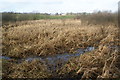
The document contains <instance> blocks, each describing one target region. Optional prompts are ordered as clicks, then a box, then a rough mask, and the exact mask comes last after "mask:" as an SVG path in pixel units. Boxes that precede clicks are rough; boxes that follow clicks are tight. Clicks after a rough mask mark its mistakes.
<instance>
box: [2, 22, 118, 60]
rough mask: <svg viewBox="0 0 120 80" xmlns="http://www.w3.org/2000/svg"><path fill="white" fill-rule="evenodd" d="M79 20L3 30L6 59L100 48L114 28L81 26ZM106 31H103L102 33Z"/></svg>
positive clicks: (32, 24) (40, 23)
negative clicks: (82, 48) (91, 47)
mask: <svg viewBox="0 0 120 80" xmlns="http://www.w3.org/2000/svg"><path fill="white" fill-rule="evenodd" d="M79 21H80V20H73V22H72V21H70V20H66V21H64V22H65V25H63V24H64V23H63V21H62V20H39V21H35V22H34V23H33V21H31V22H28V23H27V24H26V25H20V26H17V27H10V28H8V29H7V30H6V28H4V29H3V52H4V53H3V55H5V56H10V57H17V58H21V57H28V56H31V55H34V56H42V55H44V56H45V55H53V54H58V53H59V54H61V53H64V52H73V51H74V50H75V49H77V48H80V47H87V46H98V44H99V42H100V40H102V39H103V38H105V37H106V36H107V35H108V33H111V34H112V32H113V31H112V30H111V29H114V30H116V28H114V26H108V27H101V26H94V25H92V26H82V25H80V24H78V23H80V22H79ZM103 29H104V30H103Z"/></svg>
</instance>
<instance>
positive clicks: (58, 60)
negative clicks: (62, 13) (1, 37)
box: [0, 47, 95, 71]
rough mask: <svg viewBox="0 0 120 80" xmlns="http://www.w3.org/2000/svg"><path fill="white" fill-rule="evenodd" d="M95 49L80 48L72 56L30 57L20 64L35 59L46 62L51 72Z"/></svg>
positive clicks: (67, 54)
mask: <svg viewBox="0 0 120 80" xmlns="http://www.w3.org/2000/svg"><path fill="white" fill-rule="evenodd" d="M94 49H95V48H94V47H87V48H85V49H83V48H79V49H78V50H76V52H75V53H72V54H70V53H64V54H56V55H53V56H46V57H29V58H26V59H21V60H18V61H20V63H21V62H22V61H28V62H31V61H32V60H34V59H38V60H41V61H43V62H45V63H46V65H48V68H49V69H50V70H52V71H54V70H56V69H57V68H60V67H61V66H62V65H64V64H65V63H66V62H67V61H68V60H69V59H70V58H73V57H77V56H80V55H81V54H83V53H85V52H89V51H93V50H94ZM1 58H2V59H6V60H9V59H12V58H9V57H6V56H0V59H1Z"/></svg>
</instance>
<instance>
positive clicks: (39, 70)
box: [3, 60, 51, 78]
mask: <svg viewBox="0 0 120 80" xmlns="http://www.w3.org/2000/svg"><path fill="white" fill-rule="evenodd" d="M13 61H14V62H13ZM13 61H12V60H10V61H5V60H4V61H3V78H49V77H51V72H50V71H49V70H48V69H47V67H46V65H45V63H44V62H42V61H40V60H33V61H32V62H27V61H24V62H22V63H20V64H18V63H16V62H15V60H13ZM8 65H9V66H8Z"/></svg>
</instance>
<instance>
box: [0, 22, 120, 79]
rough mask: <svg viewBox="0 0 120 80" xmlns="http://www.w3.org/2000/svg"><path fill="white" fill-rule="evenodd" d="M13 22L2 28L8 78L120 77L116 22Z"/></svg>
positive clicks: (119, 40)
mask: <svg viewBox="0 0 120 80" xmlns="http://www.w3.org/2000/svg"><path fill="white" fill-rule="evenodd" d="M11 25H12V24H11ZM11 25H8V26H5V27H3V28H1V30H2V31H3V37H2V38H3V40H2V41H3V42H2V44H3V45H2V51H3V54H2V56H0V59H1V60H2V65H3V69H2V76H3V77H5V78H6V77H7V78H8V77H11V78H51V77H52V78H53V77H58V78H61V77H62V78H68V77H71V78H74V77H79V79H81V78H118V77H120V51H119V50H120V39H119V36H120V34H119V31H120V30H119V28H118V27H117V26H115V25H112V24H110V25H109V26H101V25H81V21H80V20H38V21H28V22H23V23H21V22H19V24H18V23H17V25H16V26H14V25H13V26H11ZM8 65H9V66H8Z"/></svg>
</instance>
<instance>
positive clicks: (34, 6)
mask: <svg viewBox="0 0 120 80" xmlns="http://www.w3.org/2000/svg"><path fill="white" fill-rule="evenodd" d="M118 2H119V0H0V12H40V13H67V12H73V13H80V12H94V11H99V10H100V11H105V10H111V11H112V12H115V11H117V10H118Z"/></svg>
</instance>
